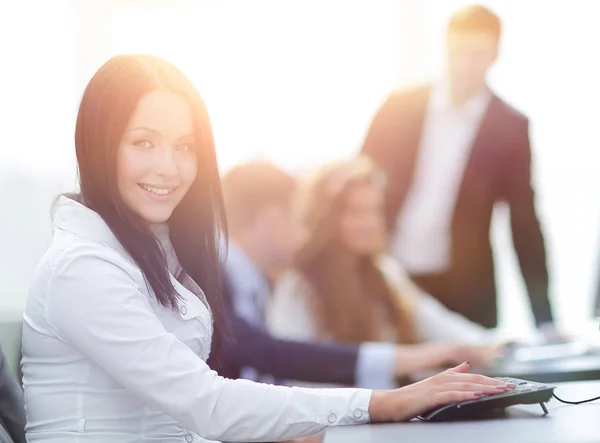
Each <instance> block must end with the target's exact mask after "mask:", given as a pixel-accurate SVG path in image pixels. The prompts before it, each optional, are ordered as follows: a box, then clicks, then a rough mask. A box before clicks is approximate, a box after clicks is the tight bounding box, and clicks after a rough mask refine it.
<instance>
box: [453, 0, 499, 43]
mask: <svg viewBox="0 0 600 443" xmlns="http://www.w3.org/2000/svg"><path fill="white" fill-rule="evenodd" d="M447 32H448V33H450V32H487V33H489V34H490V35H492V36H493V37H494V38H495V39H496V41H499V40H500V35H501V33H502V21H501V20H500V17H498V16H497V15H496V14H495V13H493V12H492V11H491V10H489V9H488V8H486V7H485V6H482V5H470V6H466V7H464V8H461V9H459V10H458V11H456V12H454V13H453V14H452V16H451V17H450V21H449V22H448V28H447Z"/></svg>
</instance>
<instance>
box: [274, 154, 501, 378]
mask: <svg viewBox="0 0 600 443" xmlns="http://www.w3.org/2000/svg"><path fill="white" fill-rule="evenodd" d="M384 186H385V180H384V179H383V176H382V174H381V173H380V172H379V171H378V170H377V169H376V167H375V166H374V164H373V163H372V162H371V161H370V160H368V159H367V158H363V157H360V158H357V159H353V160H349V161H345V162H341V163H337V164H333V165H329V166H327V167H325V168H323V170H321V171H320V172H319V173H318V174H317V175H316V176H315V178H314V179H313V180H312V181H311V182H310V183H309V185H308V187H307V189H306V192H305V194H304V196H303V197H304V199H303V202H302V208H303V217H304V223H305V227H306V238H305V239H304V241H303V245H302V247H301V249H300V251H299V252H298V254H297V257H296V260H295V265H294V268H295V269H294V270H293V271H291V272H288V273H286V274H284V275H283V276H282V277H281V279H280V280H279V283H278V285H277V288H276V290H275V295H274V298H273V300H272V304H271V307H270V312H269V327H270V329H271V331H272V332H273V333H274V334H276V335H278V336H280V337H283V338H288V339H295V340H300V339H304V340H333V341H339V342H350V343H355V342H365V341H393V342H399V343H404V344H406V345H407V346H406V368H405V372H406V374H410V373H412V372H414V371H418V370H422V369H430V368H437V367H442V366H444V365H445V364H447V363H455V362H458V361H463V360H470V361H471V362H475V363H487V362H489V361H490V359H491V358H493V356H494V355H495V354H496V352H497V351H498V350H499V348H498V347H497V346H495V345H490V344H489V343H490V338H491V333H490V332H489V331H488V330H486V329H484V328H483V327H481V326H479V325H477V324H475V323H472V322H470V321H469V320H467V319H465V318H464V317H462V316H460V315H458V314H455V313H453V312H451V311H449V310H448V309H446V308H445V307H444V306H443V305H441V304H440V303H439V302H437V301H436V300H435V299H434V298H432V297H431V296H429V295H428V294H425V293H424V292H423V291H421V290H420V289H419V288H418V287H417V286H415V285H414V284H413V283H412V282H411V280H410V279H409V278H408V276H407V274H406V273H405V272H404V270H403V269H402V268H401V266H400V265H399V264H398V263H397V262H396V261H395V259H393V258H392V257H391V256H390V255H387V254H386V253H385V229H384V212H383V191H384Z"/></svg>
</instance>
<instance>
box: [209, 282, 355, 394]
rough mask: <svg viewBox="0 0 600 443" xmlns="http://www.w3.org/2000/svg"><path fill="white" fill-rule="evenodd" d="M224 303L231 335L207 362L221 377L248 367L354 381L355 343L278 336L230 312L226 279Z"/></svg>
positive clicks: (305, 377) (302, 376)
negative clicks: (220, 351)
mask: <svg viewBox="0 0 600 443" xmlns="http://www.w3.org/2000/svg"><path fill="white" fill-rule="evenodd" d="M224 307H225V312H226V317H227V320H228V323H229V329H230V331H231V334H232V336H233V337H232V340H230V343H228V344H226V345H225V349H224V352H223V357H222V361H221V362H219V363H217V364H215V362H212V361H210V360H209V365H210V366H211V367H212V368H213V369H216V370H217V372H218V373H219V374H220V375H222V376H223V377H227V378H239V377H240V370H241V369H242V368H244V367H250V368H254V369H256V370H257V371H258V372H259V373H261V374H270V375H272V376H273V377H275V378H278V379H288V380H302V381H309V382H323V383H339V384H343V385H348V386H351V385H354V384H355V369H356V360H357V357H358V347H357V346H352V345H342V344H317V343H302V342H293V341H287V340H278V339H276V338H274V337H272V336H271V335H270V334H269V332H268V331H267V330H265V329H263V328H260V327H257V326H254V325H253V324H251V323H249V322H247V321H246V320H244V319H243V318H242V317H240V316H238V315H236V314H235V313H234V309H233V299H232V294H231V286H230V284H229V283H228V282H227V281H225V285H224Z"/></svg>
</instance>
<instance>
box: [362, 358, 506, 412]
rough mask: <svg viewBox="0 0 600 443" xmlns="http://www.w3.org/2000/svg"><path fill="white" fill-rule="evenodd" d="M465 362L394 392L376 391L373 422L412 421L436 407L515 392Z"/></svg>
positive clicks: (370, 407)
mask: <svg viewBox="0 0 600 443" xmlns="http://www.w3.org/2000/svg"><path fill="white" fill-rule="evenodd" d="M468 371H469V363H468V362H465V363H463V364H461V365H459V366H457V367H455V368H452V369H448V370H446V371H444V372H442V373H440V374H437V375H434V376H433V377H430V378H427V379H425V380H423V381H420V382H417V383H414V384H411V385H408V386H404V387H402V388H400V389H396V390H393V391H373V395H372V396H371V403H370V405H369V414H370V416H371V421H372V422H390V421H405V420H410V419H412V418H414V417H416V416H418V415H419V414H421V413H424V412H427V411H429V410H431V409H433V408H436V407H439V406H442V405H445V404H448V403H452V402H457V401H467V400H474V399H477V398H479V397H481V396H482V395H492V394H498V393H501V392H506V391H508V390H511V389H514V386H512V385H505V384H504V383H502V382H501V381H499V380H497V379H494V378H489V377H485V376H483V375H478V374H469V373H468Z"/></svg>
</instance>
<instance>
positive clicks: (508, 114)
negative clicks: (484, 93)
mask: <svg viewBox="0 0 600 443" xmlns="http://www.w3.org/2000/svg"><path fill="white" fill-rule="evenodd" d="M491 106H493V110H494V112H495V114H496V116H498V117H501V118H502V119H503V120H504V121H507V122H509V123H512V124H513V125H516V126H520V127H523V128H526V127H527V126H528V125H529V119H528V117H527V116H526V115H525V114H523V113H522V112H521V111H519V110H518V109H517V108H516V107H514V106H513V105H511V104H509V103H508V102H506V101H505V100H503V99H502V98H500V97H499V96H498V95H496V94H493V95H492V102H491Z"/></svg>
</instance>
